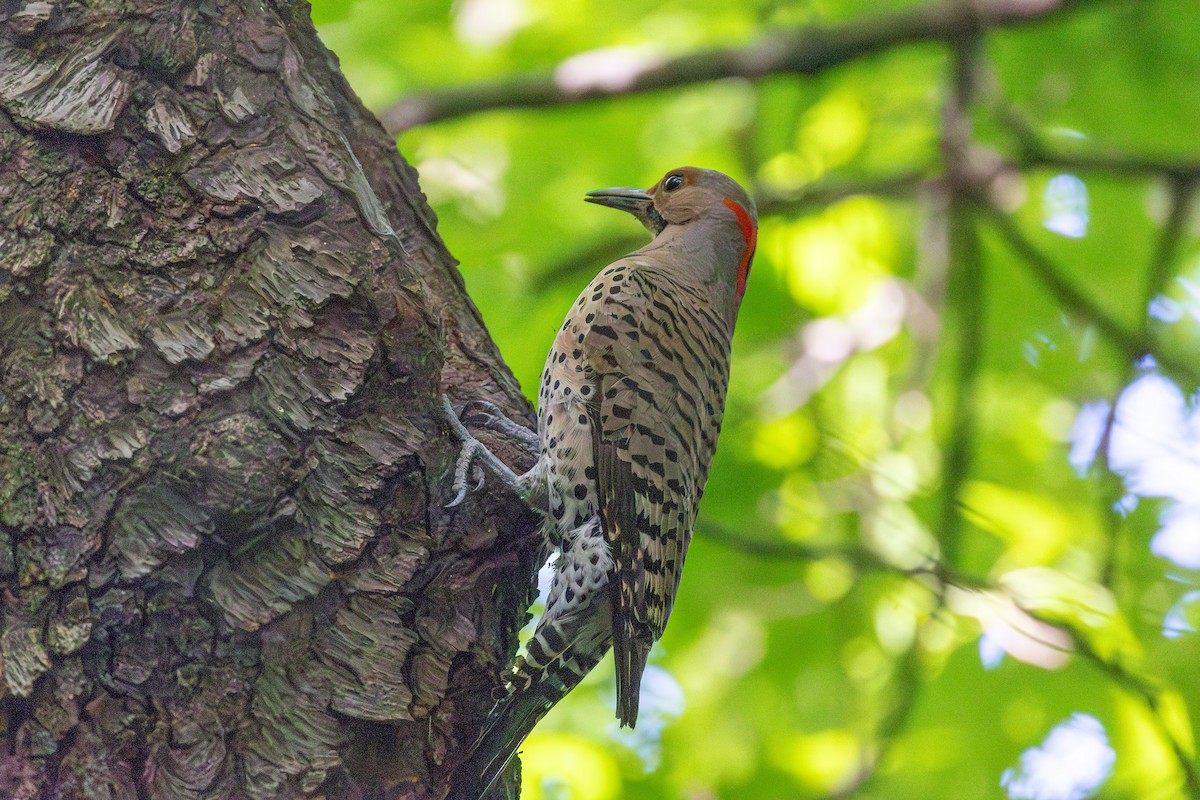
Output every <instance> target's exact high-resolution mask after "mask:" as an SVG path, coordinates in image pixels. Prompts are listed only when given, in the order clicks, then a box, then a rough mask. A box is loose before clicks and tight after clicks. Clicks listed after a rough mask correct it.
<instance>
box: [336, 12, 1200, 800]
mask: <svg viewBox="0 0 1200 800" xmlns="http://www.w3.org/2000/svg"><path fill="white" fill-rule="evenodd" d="M967 5H969V6H970V7H971V8H973V9H975V10H974V11H972V12H970V13H973V14H978V15H979V17H978V19H975V20H973V21H971V22H970V24H964V25H962V26H959V24H958V23H956V22H955V20H958V19H959V17H958V16H957V14H958V12H957V11H956V12H955V13H954V14H951V13H949V12H945V10H944V9H943V7H942V6H941V5H935V6H934V5H927V4H925V3H921V2H884V3H871V2H862V1H861V0H829V1H828V2H808V3H805V2H801V3H787V4H779V3H773V2H767V1H766V0H763V1H761V2H759V1H756V2H751V3H749V4H728V3H718V2H716V1H715V0H702V1H701V2H699V3H683V2H663V3H654V4H650V5H648V6H646V7H645V8H642V7H640V6H639V7H637V8H634V7H633V6H629V5H622V4H611V3H600V2H598V1H597V0H572V2H569V3H564V4H553V3H548V2H537V1H535V0H503V2H495V3H493V2H483V1H478V2H477V1H475V0H465V1H464V2H460V3H455V4H448V3H446V4H438V3H433V4H415V5H414V6H412V7H411V8H410V7H409V6H408V4H394V3H384V2H382V0H380V2H375V1H374V0H361V1H360V2H358V3H353V4H351V3H344V2H338V1H337V0H315V5H314V9H315V14H316V19H317V22H318V25H319V28H320V30H321V33H322V36H323V37H324V38H325V39H326V41H327V43H328V44H329V45H330V46H331V48H332V49H334V50H335V51H336V52H337V53H338V55H339V57H340V58H341V60H342V64H343V66H344V68H345V70H346V73H347V74H348V76H349V78H350V80H351V82H352V83H353V84H354V86H355V87H356V89H357V90H358V91H359V92H360V94H361V95H362V96H363V97H364V98H366V100H367V102H368V103H369V104H371V105H372V106H373V107H375V108H377V109H379V111H380V115H381V118H382V119H383V121H384V123H385V125H386V126H387V127H388V129H389V130H390V131H392V132H395V133H396V134H397V135H398V140H397V141H398V146H399V148H400V151H401V153H402V154H404V155H405V156H406V157H407V158H408V159H409V160H410V161H411V162H412V163H413V164H414V165H415V166H416V168H417V169H418V171H419V173H420V180H421V186H422V188H423V190H424V191H425V193H426V194H427V196H428V198H429V201H430V204H431V206H432V208H433V209H434V211H435V212H436V213H437V215H438V232H439V234H440V235H441V236H442V238H443V239H444V240H445V242H446V244H447V246H448V248H449V249H450V251H451V252H452V253H453V254H454V255H455V257H456V258H457V259H459V260H460V261H461V264H462V266H461V272H462V275H463V278H464V281H465V283H466V286H467V289H468V291H469V292H470V294H471V296H472V298H473V299H474V301H475V303H476V304H477V305H478V307H479V310H480V313H481V315H482V317H483V319H484V321H485V322H486V324H487V326H488V330H489V332H490V334H491V335H492V336H493V338H494V339H495V340H496V342H497V343H498V345H499V348H500V351H501V352H502V353H503V354H504V357H505V360H506V362H507V364H508V365H509V367H510V368H511V369H512V371H513V373H514V375H515V376H516V378H517V380H518V381H519V382H520V384H521V387H522V389H523V390H524V392H525V393H526V394H527V395H528V396H529V397H530V398H531V399H532V398H534V397H535V395H536V390H537V385H538V384H537V382H538V376H539V372H540V370H541V367H542V363H543V359H544V357H545V354H546V352H547V350H548V348H549V345H550V342H551V340H552V339H553V337H554V335H555V332H556V330H557V329H558V326H559V325H560V324H561V321H562V317H563V314H564V313H565V312H566V310H567V308H568V306H569V304H570V303H571V300H572V298H573V297H574V296H575V293H576V292H578V290H579V288H580V287H581V286H583V285H584V284H585V283H586V282H587V281H588V280H589V279H590V278H591V276H592V275H593V274H595V271H596V270H597V269H598V268H599V267H600V266H601V265H603V264H604V263H608V262H609V261H612V260H614V259H616V258H619V257H621V256H623V255H625V254H627V253H630V252H632V251H634V250H636V249H637V248H639V247H641V246H642V245H643V244H645V243H646V242H647V237H646V235H645V233H644V231H643V230H642V229H641V228H640V227H639V226H638V225H637V224H636V223H635V222H633V221H631V220H630V219H628V217H627V216H626V215H618V214H613V213H612V212H610V211H606V210H604V209H598V208H596V207H595V206H591V205H587V204H585V203H583V202H581V199H582V197H583V195H584V193H585V192H587V191H589V190H593V189H597V188H599V187H606V186H648V185H650V184H651V183H652V182H653V181H655V180H657V179H658V178H659V177H660V176H661V175H662V173H663V170H664V169H667V168H671V167H675V166H678V165H680V164H685V163H688V164H695V165H698V166H705V167H712V168H714V169H720V170H722V171H726V172H728V173H729V174H730V175H732V176H734V177H735V178H737V179H738V180H739V181H741V182H742V184H743V185H745V186H747V187H753V192H752V193H753V195H754V198H755V201H756V203H757V206H758V212H759V218H760V230H759V234H758V240H757V241H758V250H757V255H756V256H755V260H754V266H753V270H752V272H751V274H750V277H749V282H748V290H747V292H746V295H745V299H744V301H743V304H742V307H741V310H740V316H739V317H738V323H737V330H736V334H735V336H734V343H733V357H732V378H731V383H730V386H729V396H728V400H727V408H726V413H725V419H724V423H723V428H722V433H721V442H720V447H719V448H718V451H717V455H716V457H715V460H714V463H713V467H712V472H711V476H710V480H709V482H708V485H707V488H706V490H705V496H704V501H703V505H702V506H701V509H702V510H701V513H700V519H699V521H698V523H697V526H696V532H695V539H694V541H693V543H692V545H691V549H689V550H688V553H687V566H686V569H685V570H684V576H683V578H682V584H681V588H680V591H679V596H678V599H677V602H676V604H675V606H674V608H673V610H672V612H671V620H670V625H669V627H668V628H667V629H666V633H665V635H664V636H663V638H662V639H661V641H660V642H659V643H658V644H657V645H656V646H655V648H654V650H653V652H652V655H651V657H650V667H649V669H648V671H647V673H646V676H645V680H644V684H643V694H642V716H641V718H640V719H639V721H638V726H637V728H636V730H635V731H632V732H630V731H628V730H625V731H622V730H619V729H618V728H617V726H616V724H615V721H614V720H613V718H612V706H613V699H614V697H615V689H614V670H613V667H612V664H611V662H610V661H608V660H606V661H604V662H602V663H601V664H600V666H598V667H597V668H596V669H595V670H594V671H593V673H592V674H591V675H590V676H589V677H588V678H587V679H586V680H585V681H584V683H583V684H582V685H581V686H580V687H579V688H578V689H577V690H576V691H575V692H573V693H572V694H571V695H570V696H568V697H567V698H566V699H565V700H564V701H562V702H561V703H560V704H559V705H558V706H557V707H555V708H554V709H553V710H552V711H551V712H550V714H549V715H548V716H547V717H546V719H545V720H544V721H543V722H542V723H541V724H540V725H539V727H538V728H537V729H536V730H535V733H534V734H533V735H532V736H531V737H530V738H529V739H528V740H527V742H526V744H525V746H524V748H523V750H522V758H521V760H522V764H523V776H524V777H523V782H522V787H523V788H522V795H521V796H522V797H523V798H525V800H552V799H554V800H609V798H629V799H630V800H638V799H639V798H666V797H670V798H687V800H709V799H710V798H711V799H712V800H715V799H716V798H722V800H726V799H727V798H728V799H729V800H734V799H736V798H745V799H747V800H749V799H754V800H759V799H760V798H762V799H765V800H773V799H774V798H801V799H802V800H803V799H804V798H850V797H855V798H872V799H878V800H885V799H887V798H906V797H921V798H947V799H950V798H953V799H954V800H964V799H965V800H973V799H974V798H981V799H982V798H993V797H1001V796H1007V797H1008V798H1011V799H1012V800H1083V799H1084V798H1089V797H1113V798H1116V797H1130V798H1134V797H1136V798H1162V799H1163V800H1170V799H1172V798H1177V797H1200V775H1198V771H1197V765H1196V755H1195V750H1194V737H1195V734H1194V720H1195V719H1196V718H1197V717H1198V716H1200V679H1197V677H1196V674H1197V673H1196V665H1197V664H1200V394H1198V393H1197V386H1198V385H1200V367H1198V366H1197V365H1198V364H1200V359H1198V358H1197V352H1198V351H1200V240H1198V239H1197V232H1198V231H1200V227H1198V226H1197V219H1198V216H1197V214H1198V213H1200V205H1198V204H1197V203H1196V202H1194V197H1193V195H1194V194H1195V191H1196V189H1197V186H1198V183H1200V148H1198V147H1197V145H1196V142H1195V138H1196V137H1195V131H1197V130H1200V104H1197V103H1196V102H1195V97H1196V94H1195V89H1194V86H1193V85H1192V84H1193V83H1194V78H1195V76H1196V75H1197V74H1200V47H1198V46H1197V44H1198V42H1200V39H1197V37H1196V34H1195V31H1196V30H1200V27H1198V26H1200V14H1198V12H1197V10H1196V8H1195V7H1194V4H1190V3H1188V2H1184V0H1146V2H1142V3H1137V4H1125V5H1122V4H1120V3H1115V2H1105V1H1104V0H1099V2H1095V3H1063V2H1058V1H1057V0H1018V1H1016V2H1014V0H995V2H991V1H990V0H979V1H978V2H974V3H971V4H967ZM957 7H958V6H957V5H956V6H955V8H957ZM931 9H932V10H931ZM962 13H963V14H967V13H968V12H966V11H963V12H962ZM939 26H943V27H939ZM383 27H386V28H388V29H389V30H392V31H394V32H395V38H394V39H390V38H388V39H384V38H383V37H382V36H381V35H380V34H379V29H380V28H383ZM856 48H857V49H856ZM546 574H547V571H546V570H543V578H545V575H546ZM543 582H545V581H543ZM544 593H545V587H543V597H544ZM541 610H542V606H541V605H535V606H534V607H533V609H532V611H533V613H534V614H535V615H536V614H537V613H539V612H540V611H541ZM535 619H536V617H535ZM531 624H532V623H531ZM530 629H531V628H529V627H527V628H526V634H525V635H527V634H528V631H529V630H530Z"/></svg>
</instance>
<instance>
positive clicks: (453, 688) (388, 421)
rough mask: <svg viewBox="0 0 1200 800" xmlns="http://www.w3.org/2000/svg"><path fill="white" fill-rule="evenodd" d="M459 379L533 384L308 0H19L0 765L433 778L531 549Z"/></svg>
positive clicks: (397, 785) (348, 787)
mask: <svg viewBox="0 0 1200 800" xmlns="http://www.w3.org/2000/svg"><path fill="white" fill-rule="evenodd" d="M442 391H448V392H449V393H450V395H451V397H452V398H454V399H455V400H456V402H458V403H461V402H465V401H466V400H467V399H470V398H474V397H487V398H490V399H492V400H495V401H497V402H499V403H501V404H502V405H505V406H506V407H507V408H508V409H509V410H510V411H511V412H512V413H513V414H514V415H517V416H519V415H521V414H525V415H528V408H527V406H526V405H525V404H524V402H523V401H522V400H520V399H519V396H518V394H517V391H516V387H515V385H514V382H513V380H512V378H511V376H510V374H509V373H508V372H507V370H506V368H505V367H504V366H503V364H502V363H501V361H500V359H499V357H498V354H497V353H496V351H495V349H494V348H493V346H492V344H491V343H490V340H489V339H488V337H487V334H486V332H485V330H484V329H483V326H482V324H481V322H480V319H479V315H478V313H477V312H476V310H475V308H474V306H473V305H472V304H471V302H470V300H469V299H468V298H467V296H466V294H465V292H464V290H463V285H462V282H461V280H460V278H459V276H458V274H457V272H456V270H455V265H454V261H453V259H452V258H451V257H450V255H449V254H448V253H447V251H446V249H445V247H444V246H443V244H442V242H441V241H440V240H439V238H438V236H437V233H436V231H435V219H434V217H433V214H432V213H431V212H430V210H429V209H428V207H427V206H426V205H425V202H424V199H423V197H422V196H421V194H420V191H419V189H418V186H417V178H416V175H415V173H414V171H413V170H412V169H411V168H409V167H408V166H407V165H406V164H405V163H404V162H403V160H402V159H401V158H400V157H399V155H398V154H397V153H396V151H395V146H394V143H393V142H392V141H391V139H389V138H388V137H387V136H386V135H385V134H384V132H383V131H382V129H381V128H380V127H379V125H378V124H377V123H376V122H375V120H374V119H373V118H372V117H371V116H370V115H369V114H368V113H367V112H366V111H364V109H363V108H362V107H361V105H360V104H359V103H358V101H357V99H355V98H354V96H353V93H352V92H351V91H350V90H349V88H348V87H347V86H346V84H345V82H344V81H343V79H342V78H341V77H340V75H339V73H338V70H337V65H336V62H335V60H334V59H333V57H332V56H331V55H330V54H329V53H328V51H326V50H325V49H324V48H323V47H322V46H321V45H320V43H319V42H318V40H317V38H316V35H315V33H314V31H313V29H312V26H311V24H310V22H309V20H308V9H307V6H306V5H305V4H303V3H300V4H294V3H290V2H284V0H275V1H274V2H272V1H271V0H267V2H261V3H256V2H250V1H249V0H206V1H205V2H200V3H196V2H190V1H189V0H162V1H161V2H154V1H153V0H125V2H120V3H118V2H115V1H114V2H94V3H82V2H72V1H70V0H57V1H56V0H50V1H49V2H12V1H11V0H0V585H2V586H3V595H2V598H0V600H2V602H0V660H2V666H0V731H2V732H3V749H2V750H0V797H6V798H7V797H12V798H120V799H121V800H125V799H128V800H133V799H134V798H143V800H144V799H145V798H154V799H155V800H160V799H161V800H168V799H170V798H315V797H328V798H359V797H362V798H365V797H380V798H384V797H387V798H390V797H405V798H425V797H439V796H441V795H442V794H443V793H444V789H443V782H444V777H445V771H446V769H447V767H448V766H449V765H450V764H451V763H452V761H453V759H454V754H455V750H456V748H457V747H459V746H460V744H459V742H460V740H463V739H469V738H470V736H471V732H472V731H473V730H474V729H475V727H476V723H477V722H478V719H479V717H480V716H481V715H482V714H483V713H484V711H485V710H486V707H487V706H488V705H489V702H490V701H489V693H490V690H491V688H492V686H493V684H494V682H495V680H496V674H497V671H498V668H499V664H500V662H501V661H503V660H504V659H505V658H506V657H507V656H508V654H509V653H510V650H511V648H512V647H513V646H515V630H516V628H517V626H518V624H519V623H520V622H521V621H522V619H521V617H522V615H523V613H524V608H525V607H526V606H527V605H528V600H529V597H528V594H529V591H530V589H531V586H530V581H529V580H521V579H520V578H518V579H517V580H515V581H514V575H515V576H526V577H530V576H532V575H533V573H534V565H533V559H534V552H533V547H532V546H531V544H530V542H531V536H530V533H531V523H532V520H531V519H530V518H529V516H528V513H527V512H525V511H523V510H522V509H521V507H520V505H519V504H518V503H517V502H516V501H515V499H514V498H512V497H506V496H504V495H503V494H502V493H493V492H480V493H477V494H475V495H472V497H471V499H469V500H468V501H467V502H466V503H465V504H464V507H463V508H462V509H459V510H454V511H447V510H445V509H444V508H443V506H444V504H445V502H446V501H447V499H448V498H449V497H450V494H449V488H450V487H449V483H450V478H449V473H450V471H451V469H452V466H453V462H454V457H455V454H456V452H457V442H455V441H454V440H453V439H452V438H451V437H450V436H449V432H448V429H447V426H446V425H445V423H444V420H443V419H442V415H441V411H440V409H439V403H438V398H439V395H440V393H441V392H442ZM491 443H492V444H493V445H495V446H500V445H502V443H499V442H491ZM501 455H506V454H505V452H504V451H503V450H501ZM507 456H508V457H509V459H510V461H511V462H519V454H516V453H508V454H507ZM514 584H516V585H519V586H521V587H522V590H521V591H518V592H514V591H513V590H512V589H511V588H507V587H511V586H512V585H514Z"/></svg>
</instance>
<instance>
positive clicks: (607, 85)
mask: <svg viewBox="0 0 1200 800" xmlns="http://www.w3.org/2000/svg"><path fill="white" fill-rule="evenodd" d="M1089 1H1090V2H1095V0H971V2H935V3H928V4H925V5H920V6H916V7H914V8H908V9H904V10H902V11H896V12H891V13H886V14H878V15H875V16H872V17H867V18H864V19H857V20H854V21H852V22H846V23H843V24H840V25H834V26H829V27H818V26H813V27H809V28H805V29H801V30H797V31H792V32H788V33H781V34H776V35H773V36H768V37H764V38H762V39H760V40H758V41H756V42H753V43H751V44H748V45H744V46H742V47H734V48H725V49H719V50H709V51H705V52H701V53H691V54H688V55H685V56H680V57H678V58H673V59H667V60H664V61H655V62H653V63H642V64H640V65H639V64H634V63H625V64H622V65H621V67H620V75H613V74H611V73H610V74H607V75H604V74H597V75H594V76H589V78H588V79H587V80H577V79H574V78H573V77H568V75H567V74H566V72H565V71H564V70H563V69H562V66H563V65H560V68H559V69H558V70H557V71H556V72H555V73H554V74H550V75H524V76H518V77H512V78H506V79H503V80H500V81H494V82H486V83H478V84H475V85H472V86H460V87H451V88H445V89H432V90H428V91H424V92H418V93H416V94H412V95H410V96H408V97H405V98H403V99H401V100H400V101H399V102H397V103H395V104H394V105H392V106H391V107H390V108H388V109H387V110H385V111H383V112H382V113H380V115H379V119H380V121H381V122H382V123H383V125H384V127H385V128H386V129H387V130H388V131H389V132H390V133H392V134H397V133H400V132H402V131H406V130H408V129H409V128H412V127H415V126H417V125H422V124H426V123H429V122H436V121H439V120H444V119H450V118H453V117H460V116H465V115H467V114H474V113H477V112H480V111H488V110H492V109H497V108H539V107H546V106H557V105H566V104H571V103H580V102H584V101H588V100H596V99H600V98H605V97H620V96H624V95H630V94H637V93H640V92H648V91H655V90H659V89H667V88H671V87H674V86H683V85H686V84H692V83H703V82H706V81H715V80H721V79H723V78H744V79H748V80H758V79H760V78H764V77H766V76H768V75H779V74H807V75H811V74H814V73H817V72H821V71H822V70H825V69H829V68H830V67H834V66H837V65H839V64H844V63H846V62H848V61H853V60H855V59H858V58H862V57H864V56H868V55H872V54H874V53H878V52H881V51H884V50H887V49H889V48H892V47H895V46H897V45H903V44H914V43H920V42H939V41H950V40H954V39H958V38H961V37H963V36H965V35H969V34H974V33H975V32H977V31H979V30H982V29H986V28H1002V27H1011V26H1017V25H1024V24H1029V23H1031V22H1036V21H1040V20H1044V19H1046V18H1049V17H1050V16H1052V15H1054V14H1056V13H1058V12H1060V11H1063V10H1065V9H1067V8H1071V7H1075V6H1082V5H1085V4H1086V3H1087V2H1089ZM567 63H569V62H563V64H567Z"/></svg>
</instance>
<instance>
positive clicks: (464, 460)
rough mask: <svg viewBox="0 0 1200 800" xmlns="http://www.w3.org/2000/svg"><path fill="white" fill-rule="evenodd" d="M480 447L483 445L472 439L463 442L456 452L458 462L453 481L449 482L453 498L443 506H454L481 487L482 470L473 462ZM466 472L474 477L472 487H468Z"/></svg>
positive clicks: (482, 479) (482, 480)
mask: <svg viewBox="0 0 1200 800" xmlns="http://www.w3.org/2000/svg"><path fill="white" fill-rule="evenodd" d="M482 447H483V445H481V444H480V443H479V442H477V441H476V440H474V439H469V440H467V441H465V442H463V446H462V450H460V451H459V452H458V463H457V464H455V466H454V483H452V484H450V491H452V492H454V499H453V500H451V501H450V502H449V503H446V505H445V508H454V507H455V506H457V505H458V504H460V503H461V502H462V501H463V500H465V499H467V495H468V494H470V493H471V492H478V491H479V490H480V489H482V488H483V482H484V475H483V470H481V469H480V468H479V465H478V464H476V463H475V456H476V454H478V452H479V450H480V448H482ZM468 474H469V475H470V476H471V477H472V478H473V479H474V482H475V487H474V488H470V489H469V488H468V484H469V481H468V480H467V476H468Z"/></svg>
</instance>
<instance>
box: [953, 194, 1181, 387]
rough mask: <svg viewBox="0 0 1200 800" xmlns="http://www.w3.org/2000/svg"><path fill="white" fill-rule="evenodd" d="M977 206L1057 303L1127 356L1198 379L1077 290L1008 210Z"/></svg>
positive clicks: (1141, 333) (1150, 339)
mask: <svg viewBox="0 0 1200 800" xmlns="http://www.w3.org/2000/svg"><path fill="white" fill-rule="evenodd" d="M977 207H978V209H979V211H980V213H981V214H982V215H984V216H986V217H987V218H988V220H989V221H990V222H991V224H992V226H993V227H994V228H995V229H996V231H997V232H998V233H999V234H1000V236H1001V238H1003V239H1004V240H1005V242H1007V243H1008V246H1009V247H1010V248H1011V249H1012V251H1013V252H1014V253H1016V254H1017V255H1019V256H1020V257H1021V260H1022V262H1023V263H1025V264H1026V265H1027V266H1028V267H1029V268H1030V269H1029V272H1030V274H1031V275H1033V276H1034V277H1035V278H1036V279H1037V280H1038V281H1039V282H1040V283H1042V284H1043V285H1045V286H1046V288H1048V289H1049V290H1050V293H1051V294H1053V295H1054V297H1055V299H1056V300H1058V302H1059V303H1061V304H1062V305H1064V306H1066V307H1067V308H1068V309H1070V310H1071V311H1073V312H1075V313H1077V314H1079V315H1080V316H1083V317H1085V318H1087V319H1088V320H1090V321H1091V322H1092V324H1093V325H1095V326H1096V328H1097V330H1099V331H1100V333H1101V334H1102V335H1103V336H1104V337H1105V338H1106V339H1108V340H1109V341H1110V342H1112V343H1113V344H1114V345H1116V346H1117V347H1118V348H1120V349H1121V350H1122V351H1123V352H1124V353H1125V354H1126V355H1127V356H1129V358H1130V359H1131V360H1137V359H1139V358H1141V357H1143V356H1147V355H1149V356H1152V357H1153V358H1154V359H1155V361H1157V362H1158V364H1159V366H1160V367H1162V368H1163V369H1164V370H1166V371H1168V372H1174V373H1176V374H1177V375H1181V376H1184V377H1186V378H1187V379H1188V380H1189V381H1190V382H1192V383H1197V382H1200V373H1198V372H1197V371H1196V369H1195V367H1194V366H1193V365H1191V364H1189V363H1187V362H1184V361H1181V360H1179V359H1178V358H1176V357H1174V356H1173V355H1171V354H1169V353H1166V352H1164V351H1163V350H1162V349H1161V348H1160V346H1159V344H1158V342H1156V341H1155V340H1154V338H1153V337H1152V336H1150V335H1149V334H1148V333H1146V332H1144V331H1142V330H1132V329H1130V328H1128V327H1126V326H1125V325H1124V324H1123V323H1121V322H1120V321H1119V320H1117V318H1116V317H1114V316H1112V315H1111V314H1109V313H1108V311H1106V310H1105V309H1104V308H1102V307H1101V306H1100V305H1098V304H1097V303H1096V302H1095V301H1093V300H1092V299H1091V298H1090V297H1088V296H1087V295H1085V294H1084V293H1083V292H1082V291H1080V290H1079V289H1078V288H1077V287H1076V286H1075V285H1074V284H1073V283H1072V282H1071V281H1070V280H1069V279H1068V278H1067V277H1066V276H1065V275H1064V274H1063V271H1062V270H1061V269H1060V268H1059V266H1058V265H1057V264H1056V263H1055V262H1054V260H1053V259H1051V258H1050V257H1049V256H1047V255H1046V254H1045V253H1043V252H1042V251H1040V250H1038V249H1037V247H1036V246H1035V245H1034V244H1033V242H1031V241H1029V239H1028V238H1026V237H1025V235H1024V234H1023V233H1021V231H1020V229H1019V228H1018V227H1017V224H1016V223H1015V222H1014V221H1013V220H1012V218H1011V217H1010V216H1009V215H1008V214H1005V213H1004V212H1003V211H1001V210H1000V209H998V208H995V207H994V206H992V205H989V204H987V203H979V204H978V206H977Z"/></svg>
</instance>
